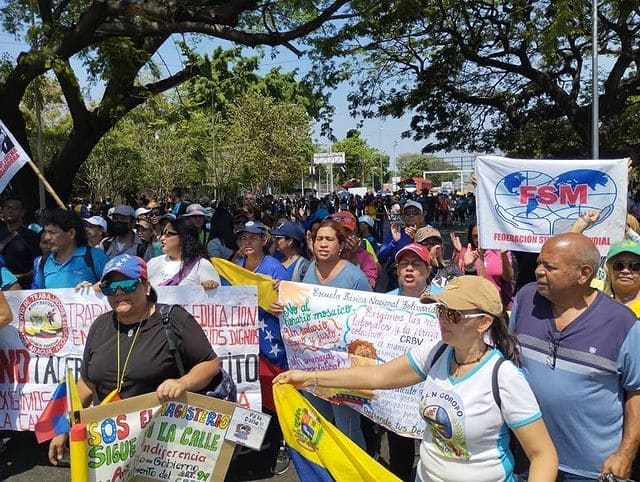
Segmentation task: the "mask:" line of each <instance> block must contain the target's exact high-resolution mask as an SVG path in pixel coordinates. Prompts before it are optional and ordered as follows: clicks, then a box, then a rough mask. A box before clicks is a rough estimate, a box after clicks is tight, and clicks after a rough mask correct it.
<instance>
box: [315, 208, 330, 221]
mask: <svg viewBox="0 0 640 482" xmlns="http://www.w3.org/2000/svg"><path fill="white" fill-rule="evenodd" d="M328 217H329V211H327V210H326V209H325V208H318V209H316V212H315V213H313V220H314V222H315V221H322V220H323V219H325V218H328Z"/></svg>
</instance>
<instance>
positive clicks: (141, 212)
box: [135, 208, 151, 219]
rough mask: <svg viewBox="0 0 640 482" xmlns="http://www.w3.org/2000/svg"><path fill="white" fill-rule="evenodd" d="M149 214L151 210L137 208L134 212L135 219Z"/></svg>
mask: <svg viewBox="0 0 640 482" xmlns="http://www.w3.org/2000/svg"><path fill="white" fill-rule="evenodd" d="M150 212H151V209H148V208H138V209H136V212H135V217H136V219H137V218H139V217H140V216H144V215H145V214H149V213H150Z"/></svg>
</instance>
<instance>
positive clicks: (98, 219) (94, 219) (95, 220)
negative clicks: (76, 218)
mask: <svg viewBox="0 0 640 482" xmlns="http://www.w3.org/2000/svg"><path fill="white" fill-rule="evenodd" d="M84 222H85V223H87V224H91V225H92V226H100V227H101V228H102V230H103V231H105V232H106V231H107V221H106V220H105V219H104V218H103V217H102V216H91V217H90V218H86V219H84Z"/></svg>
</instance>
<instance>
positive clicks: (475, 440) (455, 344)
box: [274, 276, 558, 482]
mask: <svg viewBox="0 0 640 482" xmlns="http://www.w3.org/2000/svg"><path fill="white" fill-rule="evenodd" d="M429 296H430V298H428V299H427V300H426V301H427V302H434V301H435V302H437V303H438V305H437V313H438V319H439V321H440V331H441V334H442V342H441V343H438V344H437V345H436V346H434V347H433V348H427V347H420V348H417V349H415V350H414V351H411V352H410V353H408V354H406V355H402V356H400V357H398V358H395V359H394V360H391V361H390V362H387V363H384V364H382V365H376V366H357V367H351V368H346V369H340V370H327V371H311V372H307V371H301V370H291V371H289V372H285V373H283V374H280V375H278V376H277V377H276V379H275V380H274V383H291V384H293V385H294V386H296V387H297V388H311V387H341V388H346V389H358V390H381V389H393V388H402V387H407V386H410V385H415V384H417V383H420V382H424V384H423V385H422V387H423V394H424V395H423V399H422V401H421V403H420V413H421V415H422V417H423V418H424V420H425V422H426V430H425V434H424V438H423V440H422V443H421V445H420V463H419V465H418V472H417V478H416V480H419V481H432V480H447V481H451V482H457V481H460V482H462V481H465V482H466V481H467V480H470V478H471V479H473V480H474V481H481V482H485V481H486V482H489V481H491V482H493V481H505V480H514V478H513V477H514V475H513V464H512V462H511V461H512V460H513V458H512V456H511V454H510V453H509V435H508V433H509V431H508V430H507V427H509V428H511V429H512V430H513V432H514V433H515V435H516V437H517V438H518V441H519V442H520V443H521V445H522V446H523V448H524V450H525V452H526V454H527V455H528V457H529V460H530V461H531V466H530V470H529V480H531V481H548V482H552V481H555V479H556V473H557V470H558V458H557V455H556V452H555V448H554V446H553V443H552V441H551V438H550V437H549V434H548V432H547V429H546V427H545V425H544V422H543V421H542V415H541V413H540V408H539V407H538V403H537V402H536V399H535V397H534V395H533V392H532V391H531V388H530V387H529V385H528V383H527V381H526V379H525V378H524V376H523V374H522V373H521V372H520V370H519V369H518V366H517V363H518V351H517V347H516V344H515V340H514V338H513V337H512V336H511V335H510V334H509V332H508V327H507V322H506V317H505V314H504V312H503V306H502V303H501V301H500V296H499V294H498V291H497V290H496V288H495V286H494V285H493V284H492V283H491V282H489V281H488V280H486V279H484V278H481V277H479V276H461V277H459V278H455V279H454V280H452V281H450V282H449V283H448V284H447V286H446V287H445V289H444V290H443V291H442V292H440V293H438V294H436V295H429Z"/></svg>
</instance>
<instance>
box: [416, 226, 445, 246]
mask: <svg viewBox="0 0 640 482" xmlns="http://www.w3.org/2000/svg"><path fill="white" fill-rule="evenodd" d="M429 238H438V239H440V240H441V241H442V234H440V231H438V230H437V229H436V228H434V227H433V226H425V227H424V228H420V229H418V230H417V231H416V235H415V237H414V239H413V240H414V241H415V242H416V243H421V242H423V241H424V240H426V239H429Z"/></svg>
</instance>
